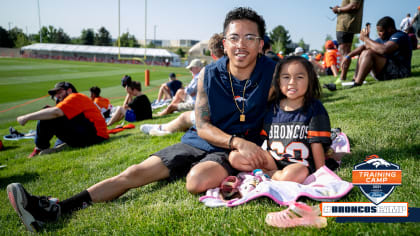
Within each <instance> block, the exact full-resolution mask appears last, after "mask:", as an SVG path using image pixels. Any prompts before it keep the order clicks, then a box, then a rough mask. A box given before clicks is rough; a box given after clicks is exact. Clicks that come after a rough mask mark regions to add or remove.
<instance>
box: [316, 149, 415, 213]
mask: <svg viewBox="0 0 420 236" xmlns="http://www.w3.org/2000/svg"><path fill="white" fill-rule="evenodd" d="M401 180H402V178H401V168H400V166H399V165H396V164H394V163H391V162H388V161H386V160H384V159H382V158H380V157H379V156H378V155H370V156H368V157H366V159H365V160H364V161H363V162H362V163H359V164H357V165H355V166H354V168H353V171H352V183H353V184H354V185H356V186H358V187H359V189H360V191H362V193H363V194H364V195H365V196H366V197H367V198H368V199H369V200H370V201H371V202H372V203H369V202H328V203H322V205H321V209H322V216H332V217H407V216H408V203H407V202H383V201H384V200H385V199H386V198H387V197H388V196H389V195H390V194H391V193H392V192H393V191H394V189H395V187H396V186H399V185H401Z"/></svg>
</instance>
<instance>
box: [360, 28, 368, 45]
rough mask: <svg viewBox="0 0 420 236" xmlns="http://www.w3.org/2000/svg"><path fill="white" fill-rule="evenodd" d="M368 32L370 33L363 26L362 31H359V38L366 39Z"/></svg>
mask: <svg viewBox="0 0 420 236" xmlns="http://www.w3.org/2000/svg"><path fill="white" fill-rule="evenodd" d="M369 33H370V30H369V29H367V28H363V29H362V31H360V40H361V41H363V42H364V41H365V40H366V39H368V38H369Z"/></svg>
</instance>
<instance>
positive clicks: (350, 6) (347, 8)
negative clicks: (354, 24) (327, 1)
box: [332, 2, 360, 14]
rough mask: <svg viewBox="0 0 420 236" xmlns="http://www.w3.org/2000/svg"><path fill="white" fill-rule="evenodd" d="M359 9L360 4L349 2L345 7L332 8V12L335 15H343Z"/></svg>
mask: <svg viewBox="0 0 420 236" xmlns="http://www.w3.org/2000/svg"><path fill="white" fill-rule="evenodd" d="M359 7H360V2H351V3H349V4H347V5H345V6H342V7H339V6H335V7H333V8H332V11H333V12H334V13H335V14H339V13H343V12H344V13H345V12H351V11H355V10H357V9H359Z"/></svg>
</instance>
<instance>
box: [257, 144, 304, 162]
mask: <svg viewBox="0 0 420 236" xmlns="http://www.w3.org/2000/svg"><path fill="white" fill-rule="evenodd" d="M261 147H262V149H264V150H267V140H266V141H264V143H263V145H262V146H261ZM270 149H271V150H269V152H270V154H271V156H272V157H273V158H274V159H276V160H278V161H281V160H285V159H286V160H287V161H289V162H296V163H300V164H303V165H305V166H309V163H308V161H307V160H306V159H307V158H308V157H309V149H308V147H307V146H306V145H305V144H303V143H301V142H291V143H289V144H288V145H287V146H286V147H284V145H283V143H282V142H279V141H273V142H272V143H271V145H270ZM296 152H298V153H300V158H301V159H296V157H295V153H296Z"/></svg>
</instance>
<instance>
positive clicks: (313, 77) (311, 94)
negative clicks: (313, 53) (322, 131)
mask: <svg viewBox="0 0 420 236" xmlns="http://www.w3.org/2000/svg"><path fill="white" fill-rule="evenodd" d="M292 62H299V63H300V64H302V65H303V66H304V67H305V69H306V72H307V73H308V89H307V90H306V93H305V95H304V100H303V102H304V107H307V106H308V105H309V104H310V103H311V102H312V101H313V100H314V99H318V98H320V97H321V86H320V85H319V80H318V76H317V74H316V72H315V69H314V67H313V65H312V63H311V62H310V61H308V60H307V59H305V58H304V57H301V56H290V57H285V58H284V59H283V60H280V61H279V62H278V63H277V65H276V69H275V70H274V74H273V80H272V84H271V86H272V87H273V88H274V91H273V96H274V102H275V104H279V103H280V100H281V99H283V98H286V96H285V95H284V94H283V93H282V92H281V90H280V84H279V79H280V72H281V69H282V68H283V66H284V65H287V64H290V63H292Z"/></svg>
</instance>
